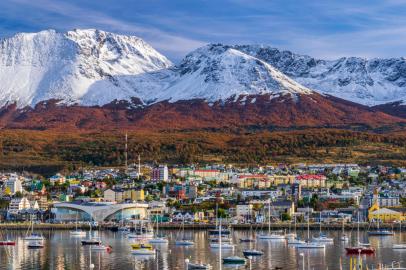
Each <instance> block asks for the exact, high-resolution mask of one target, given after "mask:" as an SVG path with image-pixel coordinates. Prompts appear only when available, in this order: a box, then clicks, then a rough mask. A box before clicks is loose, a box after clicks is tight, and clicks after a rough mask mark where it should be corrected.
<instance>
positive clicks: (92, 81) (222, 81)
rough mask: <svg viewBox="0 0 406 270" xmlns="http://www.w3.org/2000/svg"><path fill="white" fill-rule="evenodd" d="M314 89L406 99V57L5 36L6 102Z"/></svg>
mask: <svg viewBox="0 0 406 270" xmlns="http://www.w3.org/2000/svg"><path fill="white" fill-rule="evenodd" d="M310 89H311V90H310ZM313 90H314V91H317V92H319V93H326V94H330V95H333V96H336V97H339V98H343V99H346V100H350V101H353V102H356V103H360V104H364V105H368V106H371V105H377V104H385V103H389V102H396V101H404V100H406V61H405V59H403V58H396V59H371V60H368V59H363V58H356V57H348V58H341V59H338V60H329V61H327V60H320V59H315V58H312V57H310V56H306V55H298V54H295V53H292V52H290V51H281V50H279V49H276V48H272V47H266V46H258V45H234V46H229V45H222V44H210V45H207V46H204V47H202V48H199V49H197V50H195V51H193V52H191V53H190V54H188V55H187V56H186V57H185V58H184V59H183V60H182V61H181V62H180V63H179V64H178V65H176V66H174V65H173V64H172V63H171V62H170V61H169V60H168V59H167V58H166V57H165V56H163V55H161V54H160V53H158V52H157V51H156V50H154V49H153V48H152V47H151V46H150V45H148V44H147V43H145V42H144V41H143V40H142V39H140V38H137V37H134V36H125V35H116V34H113V33H108V32H104V31H99V30H93V29H89V30H73V31H69V32H66V33H57V32H55V31H53V30H47V31H42V32H39V33H32V34H27V33H21V34H17V35H15V36H14V37H11V38H8V39H3V40H1V41H0V107H2V106H4V105H5V104H7V103H13V102H17V105H18V107H20V108H22V107H24V106H27V105H30V106H34V105H35V104H37V103H38V102H40V101H44V100H49V99H60V100H62V102H63V103H65V104H74V103H78V104H81V105H85V106H88V105H104V104H107V103H110V102H111V101H113V100H130V99H131V98H133V97H136V98H139V99H140V100H141V101H142V102H143V103H144V104H151V103H154V102H159V101H163V100H169V101H171V102H175V101H178V100H189V99H205V100H207V101H209V102H214V101H217V100H228V99H229V98H233V97H234V98H235V99H237V98H238V97H239V96H240V95H257V94H269V95H270V96H271V98H272V97H275V96H286V95H289V96H291V97H298V96H300V95H304V94H311V93H313V92H312V91H313Z"/></svg>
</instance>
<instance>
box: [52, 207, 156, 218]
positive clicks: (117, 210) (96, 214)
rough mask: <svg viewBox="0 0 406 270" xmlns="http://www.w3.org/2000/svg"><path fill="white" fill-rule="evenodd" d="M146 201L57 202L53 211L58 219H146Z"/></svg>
mask: <svg viewBox="0 0 406 270" xmlns="http://www.w3.org/2000/svg"><path fill="white" fill-rule="evenodd" d="M147 209H148V204H146V203H108V202H103V203H100V202H97V203H94V202H72V203H55V204H54V207H53V208H52V212H53V213H54V214H55V220H56V221H75V220H76V219H78V220H80V221H90V220H93V221H97V222H104V221H109V220H115V221H120V220H124V219H132V218H135V219H145V218H146V217H147Z"/></svg>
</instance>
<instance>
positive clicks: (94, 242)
mask: <svg viewBox="0 0 406 270" xmlns="http://www.w3.org/2000/svg"><path fill="white" fill-rule="evenodd" d="M90 220H92V219H90ZM89 225H90V230H89V237H88V238H86V239H84V240H82V241H81V243H82V245H101V241H100V238H98V237H94V236H93V233H92V227H93V225H92V221H90V222H89Z"/></svg>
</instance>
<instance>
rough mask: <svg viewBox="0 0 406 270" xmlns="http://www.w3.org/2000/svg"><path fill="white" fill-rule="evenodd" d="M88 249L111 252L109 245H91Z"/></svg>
mask: <svg viewBox="0 0 406 270" xmlns="http://www.w3.org/2000/svg"><path fill="white" fill-rule="evenodd" d="M90 249H91V250H105V251H111V250H112V247H111V246H109V245H103V244H100V245H92V246H91V247H90Z"/></svg>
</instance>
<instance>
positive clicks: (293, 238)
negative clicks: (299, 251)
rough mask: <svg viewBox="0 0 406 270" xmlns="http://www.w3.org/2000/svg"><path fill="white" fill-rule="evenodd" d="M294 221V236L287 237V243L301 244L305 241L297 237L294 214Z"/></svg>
mask: <svg viewBox="0 0 406 270" xmlns="http://www.w3.org/2000/svg"><path fill="white" fill-rule="evenodd" d="M294 222H295V225H294V226H295V232H294V235H296V236H295V237H289V238H288V245H301V244H305V243H306V242H305V241H303V240H300V239H299V238H298V237H297V228H296V216H295V219H294Z"/></svg>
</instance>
